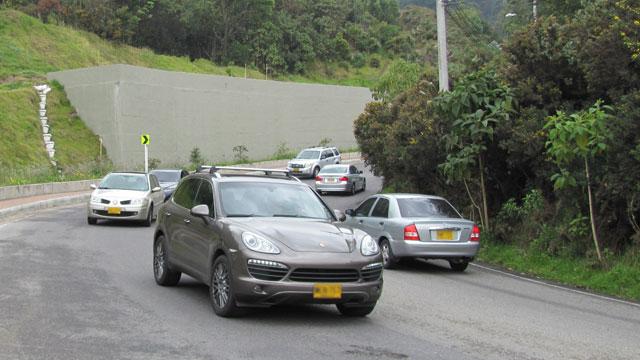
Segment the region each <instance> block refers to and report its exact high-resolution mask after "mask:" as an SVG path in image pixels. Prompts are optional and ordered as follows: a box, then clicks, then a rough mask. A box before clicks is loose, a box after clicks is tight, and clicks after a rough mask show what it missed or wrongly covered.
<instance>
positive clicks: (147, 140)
mask: <svg viewBox="0 0 640 360" xmlns="http://www.w3.org/2000/svg"><path fill="white" fill-rule="evenodd" d="M140 143H141V144H142V145H144V172H145V173H148V172H149V143H151V136H149V134H142V135H140Z"/></svg>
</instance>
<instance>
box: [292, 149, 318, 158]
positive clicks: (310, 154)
mask: <svg viewBox="0 0 640 360" xmlns="http://www.w3.org/2000/svg"><path fill="white" fill-rule="evenodd" d="M319 157H320V151H317V150H304V151H302V152H301V153H300V154H298V156H296V159H317V158H319Z"/></svg>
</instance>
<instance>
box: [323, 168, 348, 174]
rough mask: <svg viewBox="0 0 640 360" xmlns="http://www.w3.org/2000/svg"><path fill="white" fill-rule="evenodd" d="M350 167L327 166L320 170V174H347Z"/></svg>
mask: <svg viewBox="0 0 640 360" xmlns="http://www.w3.org/2000/svg"><path fill="white" fill-rule="evenodd" d="M347 170H349V167H348V166H325V167H323V168H322V170H320V174H346V173H347Z"/></svg>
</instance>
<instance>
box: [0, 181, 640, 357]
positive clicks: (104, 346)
mask: <svg viewBox="0 0 640 360" xmlns="http://www.w3.org/2000/svg"><path fill="white" fill-rule="evenodd" d="M368 181H369V183H368V188H369V190H368V191H369V192H370V191H375V190H377V189H379V187H380V182H379V180H377V181H378V182H377V183H376V179H374V178H371V177H370V178H369V180H368ZM368 194H369V193H365V194H358V195H356V196H355V197H350V196H326V197H325V199H326V200H327V202H328V203H329V204H330V205H331V206H332V207H334V208H339V209H343V210H344V209H345V208H347V207H353V206H355V205H356V204H357V203H358V202H359V201H361V200H362V198H364V197H365V196H366V195H368ZM152 233H153V230H152V229H149V228H144V227H141V226H137V225H132V224H125V223H103V225H99V226H89V225H87V224H86V218H85V212H84V208H83V207H71V208H65V209H57V210H53V211H48V212H43V213H39V214H36V215H34V216H32V217H30V218H26V219H23V220H19V221H17V222H13V223H9V224H3V225H1V224H0V274H2V287H1V290H0V359H157V358H166V359H343V358H344V359H640V345H638V340H639V339H640V335H639V334H640V306H638V305H635V304H630V303H624V302H619V301H615V300H610V299H606V298H602V297H597V296H593V295H589V294H582V293H578V292H574V291H571V290H567V289H563V288H559V287H553V286H549V285H546V284H543V283H536V282H532V281H528V280H526V279H521V278H518V277H514V276H511V275H507V274H501V273H498V272H495V271H492V270H487V269H484V268H480V267H477V266H472V267H469V269H468V270H467V271H466V272H465V273H462V274H459V273H454V272H451V271H450V270H449V268H448V266H447V265H446V263H439V262H429V263H427V262H423V261H415V262H413V263H410V264H409V265H406V266H404V267H402V268H400V269H399V270H393V271H385V273H384V279H385V285H384V291H383V295H382V298H381V300H380V302H379V303H378V306H377V307H376V309H375V310H374V312H373V313H372V314H371V315H370V316H369V317H367V318H360V319H358V318H356V319H354V318H345V317H342V316H340V315H339V313H338V312H337V310H336V309H335V308H334V307H332V306H299V307H277V308H272V309H258V310H252V311H250V312H249V313H248V314H247V315H245V316H244V317H242V318H238V319H223V318H219V317H217V316H215V315H214V313H213V310H212V309H211V307H210V304H209V301H208V296H207V288H206V287H205V286H204V285H202V284H199V283H197V282H196V281H194V280H192V279H191V278H188V277H183V280H181V282H180V284H179V286H177V287H174V288H164V287H160V286H157V285H156V284H155V282H154V280H153V273H152V261H151V260H152V246H151V245H152Z"/></svg>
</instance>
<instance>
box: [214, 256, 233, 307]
mask: <svg viewBox="0 0 640 360" xmlns="http://www.w3.org/2000/svg"><path fill="white" fill-rule="evenodd" d="M229 290H230V287H229V271H227V267H226V265H225V264H224V263H223V262H219V263H218V264H217V265H216V268H215V270H214V272H213V301H215V303H216V306H218V307H219V308H224V307H225V306H226V305H227V302H228V301H229Z"/></svg>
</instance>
